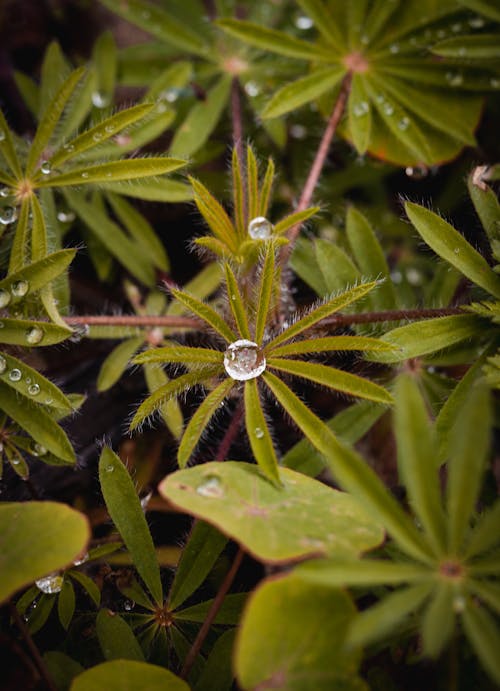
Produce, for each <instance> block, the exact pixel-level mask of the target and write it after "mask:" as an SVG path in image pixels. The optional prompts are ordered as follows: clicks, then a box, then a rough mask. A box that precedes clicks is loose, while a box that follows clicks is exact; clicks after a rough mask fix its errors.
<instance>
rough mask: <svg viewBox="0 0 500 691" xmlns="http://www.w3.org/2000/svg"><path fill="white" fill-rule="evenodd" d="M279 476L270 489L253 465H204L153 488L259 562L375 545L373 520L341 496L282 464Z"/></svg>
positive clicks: (351, 552) (352, 552)
mask: <svg viewBox="0 0 500 691" xmlns="http://www.w3.org/2000/svg"><path fill="white" fill-rule="evenodd" d="M280 478H281V483H282V486H277V485H275V484H273V483H271V482H270V481H269V480H268V479H267V478H266V477H265V475H264V474H263V472H262V471H261V470H260V469H259V468H258V467H257V466H255V465H250V464H248V463H241V462H234V461H226V462H225V463H218V462H212V463H204V464H203V465H201V466H196V467H194V468H189V469H186V470H179V471H177V472H175V473H173V474H172V475H169V476H168V477H167V478H166V479H165V480H164V481H163V482H162V483H161V485H160V492H161V494H162V495H163V496H164V497H165V498H167V499H168V500H169V501H171V502H172V503H173V504H174V505H175V506H178V507H179V508H180V509H182V510H183V511H186V512H187V513H190V514H193V515H195V516H197V517H198V518H201V519H203V520H205V521H207V522H209V523H211V524H213V525H215V526H216V527H217V528H218V529H220V530H221V531H223V532H224V533H225V534H227V535H228V536H229V537H231V538H233V539H235V540H237V541H238V542H240V543H241V544H242V545H243V546H244V548H245V549H246V550H248V551H249V552H250V553H251V554H253V555H254V556H255V557H257V558H258V559H261V560H262V561H265V562H270V563H281V562H287V561H291V560H296V559H299V558H303V557H305V556H311V555H313V554H316V555H317V554H332V555H333V554H335V555H339V556H340V555H344V556H355V555H356V554H358V553H359V552H360V551H362V550H366V549H369V548H370V547H373V546H375V545H376V544H378V543H379V542H380V540H381V538H382V533H381V531H380V529H379V528H378V525H377V524H376V523H375V522H374V521H373V519H371V517H370V518H369V517H368V516H366V515H365V512H364V510H363V509H362V508H361V506H360V505H358V503H357V502H356V501H355V500H353V499H352V498H351V497H350V496H348V495H347V494H344V493H342V492H337V491H335V490H332V489H330V488H329V487H326V486H325V485H323V484H321V483H319V482H317V481H316V480H312V479H311V478H308V477H306V476H304V475H301V474H300V473H296V472H294V471H292V470H289V469H287V468H281V469H280ZM304 526H307V529H304Z"/></svg>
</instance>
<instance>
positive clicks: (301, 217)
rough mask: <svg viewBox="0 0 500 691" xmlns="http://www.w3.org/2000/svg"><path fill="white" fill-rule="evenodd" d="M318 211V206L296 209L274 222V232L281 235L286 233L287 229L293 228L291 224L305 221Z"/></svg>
mask: <svg viewBox="0 0 500 691" xmlns="http://www.w3.org/2000/svg"><path fill="white" fill-rule="evenodd" d="M318 211H320V207H319V206H310V207H309V208H308V209H304V210H303V211H296V212H295V213H293V214H289V215H288V216H285V218H283V219H282V220H281V221H279V222H278V223H276V225H275V226H274V234H275V235H283V234H284V233H286V231H287V230H289V229H290V228H293V226H295V225H297V224H299V223H300V224H302V223H303V222H304V221H307V219H308V218H311V216H314V215H315V214H317V213H318Z"/></svg>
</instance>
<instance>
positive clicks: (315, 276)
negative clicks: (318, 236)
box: [290, 236, 345, 297]
mask: <svg viewBox="0 0 500 691" xmlns="http://www.w3.org/2000/svg"><path fill="white" fill-rule="evenodd" d="M326 244H328V245H330V246H331V243H326ZM314 250H315V245H313V243H312V242H311V241H309V240H306V239H305V238H301V237H300V236H299V237H298V238H297V242H296V243H295V245H294V247H293V252H292V255H291V257H290V266H291V268H292V269H293V270H294V272H295V273H296V274H297V275H298V276H299V277H300V278H301V279H302V280H303V281H304V282H305V283H307V284H308V285H309V286H311V288H312V289H313V290H314V292H315V293H316V294H317V295H320V296H322V297H323V296H326V295H328V293H329V292H330V290H329V288H328V284H327V282H326V278H325V276H324V275H323V274H322V272H321V271H320V270H319V267H318V262H317V260H316V256H315V251H314ZM332 273H333V272H332ZM344 285H345V284H344Z"/></svg>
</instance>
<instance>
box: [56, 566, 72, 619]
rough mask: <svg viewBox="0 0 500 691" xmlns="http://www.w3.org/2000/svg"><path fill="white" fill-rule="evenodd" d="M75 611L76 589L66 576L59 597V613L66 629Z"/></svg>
mask: <svg viewBox="0 0 500 691" xmlns="http://www.w3.org/2000/svg"><path fill="white" fill-rule="evenodd" d="M74 613H75V591H74V588H73V584H72V583H71V581H70V580H69V579H68V578H66V577H65V578H64V581H63V584H62V589H61V592H60V593H59V597H58V599H57V615H58V617H59V621H60V622H61V626H62V627H63V628H64V629H66V631H67V630H68V628H69V625H70V624H71V620H72V619H73V614H74Z"/></svg>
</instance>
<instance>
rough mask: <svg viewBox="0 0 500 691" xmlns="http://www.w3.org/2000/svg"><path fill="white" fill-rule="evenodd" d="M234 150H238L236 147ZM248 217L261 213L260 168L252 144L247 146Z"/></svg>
mask: <svg viewBox="0 0 500 691" xmlns="http://www.w3.org/2000/svg"><path fill="white" fill-rule="evenodd" d="M234 151H237V149H236V148H235V149H234ZM246 180H247V188H248V193H247V197H248V218H250V219H251V218H255V217H256V216H258V215H259V170H258V165H257V159H256V157H255V154H254V152H253V149H252V147H251V146H250V145H248V146H247V177H246Z"/></svg>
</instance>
